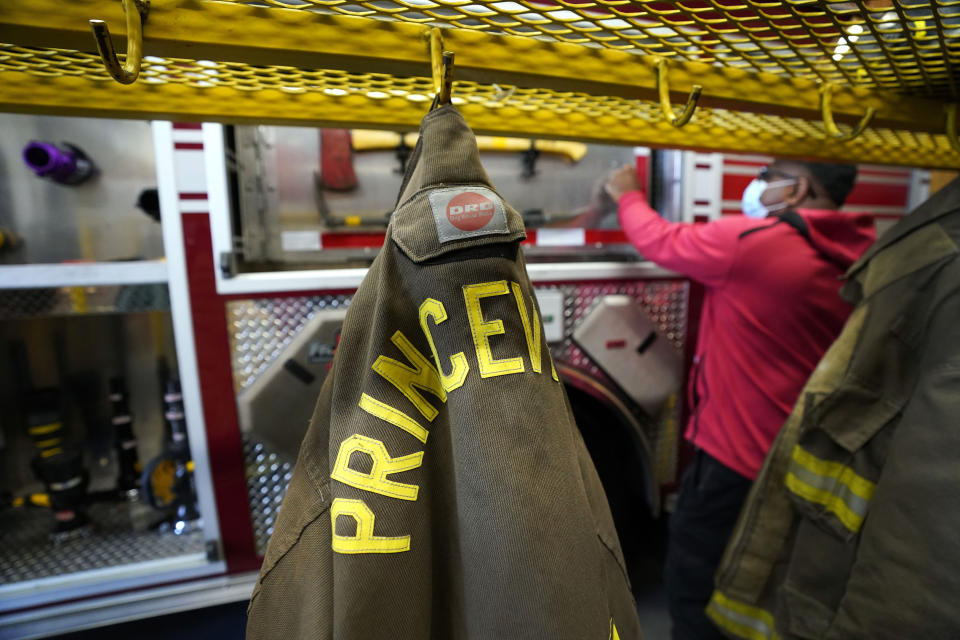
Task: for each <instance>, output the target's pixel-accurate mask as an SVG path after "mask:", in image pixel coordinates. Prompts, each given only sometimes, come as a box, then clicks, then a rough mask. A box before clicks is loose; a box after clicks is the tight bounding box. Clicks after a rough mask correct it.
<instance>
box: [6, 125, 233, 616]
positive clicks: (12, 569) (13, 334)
mask: <svg viewBox="0 0 960 640" xmlns="http://www.w3.org/2000/svg"><path fill="white" fill-rule="evenodd" d="M0 166H2V167H3V170H2V171H0V228H2V230H3V234H4V235H3V240H4V242H5V243H6V244H4V245H2V246H0V354H2V355H0V380H3V381H4V384H3V385H0V538H2V539H3V541H4V544H3V545H2V549H0V620H2V622H3V624H0V635H4V633H5V632H6V630H7V627H6V624H8V623H9V624H13V625H16V624H17V623H18V622H17V621H18V620H26V619H29V621H28V625H29V624H32V625H34V626H33V627H32V629H34V631H33V633H36V632H37V631H36V630H38V629H47V630H48V632H52V631H56V630H59V629H64V628H69V627H70V625H69V624H67V625H66V626H63V625H62V624H61V623H60V622H57V621H56V616H53V615H44V614H43V613H42V611H41V610H34V611H30V609H33V608H35V607H37V606H39V605H44V604H55V603H56V604H60V603H65V602H66V601H71V600H77V599H78V598H90V597H93V596H99V595H103V594H117V593H118V592H125V591H128V590H131V589H136V588H140V587H148V586H152V585H158V584H162V583H169V582H175V581H180V580H185V579H189V578H194V577H197V576H202V575H208V574H213V573H222V572H223V569H224V567H223V563H222V562H219V561H218V556H219V553H220V551H219V547H218V541H219V533H218V529H217V519H216V514H215V513H212V511H213V509H212V508H210V506H209V505H212V504H213V500H212V492H213V489H212V486H211V483H210V480H209V476H208V475H206V473H204V474H201V475H199V476H198V475H197V474H195V468H200V469H201V470H205V469H207V468H208V465H207V462H206V443H205V439H204V432H203V429H202V425H192V426H191V425H190V424H189V423H190V422H191V420H188V419H187V417H186V416H187V414H188V412H186V411H185V410H184V400H183V397H182V394H181V389H180V376H181V373H182V370H181V361H180V357H178V355H179V354H182V353H183V352H182V351H178V347H179V348H180V349H182V348H183V347H184V346H186V345H184V344H178V342H180V343H183V342H184V341H183V339H182V338H183V337H182V336H177V340H175V335H174V330H173V325H174V321H173V319H174V317H175V316H176V311H177V309H174V308H172V306H171V297H172V294H171V289H172V286H173V285H170V284H169V283H168V275H167V264H166V261H165V260H164V253H165V252H164V238H163V232H162V229H161V225H160V215H159V203H158V197H157V189H156V186H157V180H158V176H157V172H156V168H155V167H156V161H155V156H154V145H153V139H152V131H151V128H150V125H149V124H148V123H145V122H130V121H112V120H97V119H90V118H57V117H48V116H25V115H10V114H0ZM178 309H179V311H180V313H182V312H183V309H182V305H181V307H180V308H178ZM188 366H189V365H188ZM194 422H195V421H194ZM198 427H199V428H198ZM188 429H190V432H191V434H192V435H189V436H188ZM197 452H199V454H200V458H199V459H198V458H197V457H196V456H195V455H194V454H196V453H197ZM200 496H202V498H201V497H200ZM200 504H203V505H205V508H203V509H202V511H203V513H201V507H200ZM111 598H115V596H109V597H107V598H105V599H104V600H103V601H102V602H101V603H98V604H97V605H91V604H90V603H89V602H88V603H85V604H84V605H83V606H82V607H80V608H81V609H84V610H85V611H87V613H85V614H77V613H76V610H77V607H76V606H74V605H66V606H65V609H64V610H67V609H69V610H70V611H71V612H72V613H69V614H66V613H65V614H64V615H74V616H78V615H79V616H82V615H86V616H87V618H86V619H87V620H89V619H93V618H95V617H96V616H97V615H100V614H98V613H90V612H91V611H94V610H96V609H97V608H98V607H99V606H100V604H104V606H106V605H108V604H109V602H107V601H110V600H111ZM61 608H63V607H61ZM91 616H92V617H91ZM74 619H75V620H76V618H74ZM58 624H61V626H57V625H58ZM70 624H73V625H76V624H83V622H79V623H78V622H72V623H70ZM44 625H46V626H44ZM24 628H26V627H22V628H21V630H22V629H24Z"/></svg>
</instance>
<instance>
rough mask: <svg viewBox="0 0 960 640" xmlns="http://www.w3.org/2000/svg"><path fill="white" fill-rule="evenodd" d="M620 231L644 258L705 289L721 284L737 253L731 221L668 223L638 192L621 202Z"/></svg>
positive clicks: (625, 195)
mask: <svg viewBox="0 0 960 640" xmlns="http://www.w3.org/2000/svg"><path fill="white" fill-rule="evenodd" d="M619 208H620V228H621V229H623V231H624V233H626V235H627V238H628V239H629V240H630V243H631V244H632V245H633V246H634V247H636V249H637V251H639V252H640V253H641V254H642V255H643V257H644V258H646V259H647V260H652V261H653V262H656V263H657V264H658V265H660V266H661V267H664V268H666V269H670V270H672V271H676V272H677V273H681V274H683V275H685V276H688V277H690V278H693V279H694V280H698V281H700V282H702V283H704V284H706V285H708V286H717V285H720V284H723V282H724V281H725V280H726V279H727V275H728V274H729V273H730V268H731V267H732V266H733V262H734V259H735V257H736V252H737V244H738V241H739V237H738V236H739V227H738V226H736V225H734V224H732V223H733V222H734V221H733V220H717V221H714V222H709V223H706V224H683V223H677V222H668V221H667V220H664V219H663V218H662V217H660V214H658V213H657V212H656V211H654V210H653V209H652V208H651V207H650V205H649V204H647V201H646V198H644V196H643V194H642V193H640V192H639V191H631V192H629V193H625V194H624V195H623V196H622V197H621V198H620V203H619Z"/></svg>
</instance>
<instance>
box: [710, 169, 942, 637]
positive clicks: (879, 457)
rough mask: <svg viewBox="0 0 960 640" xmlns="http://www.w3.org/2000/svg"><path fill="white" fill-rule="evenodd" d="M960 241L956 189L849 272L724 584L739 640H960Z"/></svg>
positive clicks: (754, 495)
mask: <svg viewBox="0 0 960 640" xmlns="http://www.w3.org/2000/svg"><path fill="white" fill-rule="evenodd" d="M958 244H960V180H955V181H954V182H952V183H951V184H950V185H948V186H947V187H946V188H944V189H943V190H942V191H940V192H938V193H937V194H936V195H934V196H933V197H932V198H931V199H930V200H928V201H927V202H926V203H924V204H923V205H921V206H920V207H919V208H918V209H917V210H916V211H914V212H913V213H911V214H910V215H909V216H907V217H906V218H904V219H903V220H902V221H901V222H900V223H899V224H897V225H896V226H895V227H893V228H892V229H890V230H889V231H888V232H887V233H886V234H885V235H884V236H883V237H881V238H880V240H878V241H877V242H876V243H875V244H874V245H873V247H871V248H870V249H869V250H868V251H867V253H866V254H865V255H864V256H863V257H862V258H861V259H860V261H859V262H858V263H857V264H855V265H854V266H853V267H852V268H851V269H850V271H849V272H848V273H847V283H846V285H845V286H844V288H843V295H844V297H845V298H846V299H847V300H849V301H850V302H851V303H853V304H855V305H857V307H856V309H855V310H854V312H853V315H851V316H850V319H849V320H848V321H847V324H846V327H845V328H844V330H843V332H842V333H841V335H840V337H839V338H838V339H837V341H836V342H835V343H834V344H833V346H832V347H831V348H830V349H829V351H827V353H826V355H825V356H824V358H823V360H822V361H821V362H820V364H819V365H818V366H817V368H816V370H815V371H814V373H813V375H812V376H811V378H810V380H809V382H808V383H807V385H806V387H805V388H804V390H803V392H802V393H801V395H800V398H799V399H798V401H797V404H796V407H795V408H794V410H793V413H792V414H791V415H790V417H789V418H788V419H787V422H786V423H785V425H784V427H783V429H782V431H781V432H780V435H779V437H778V438H777V440H776V442H775V443H774V446H773V449H772V450H771V451H770V454H769V455H768V456H767V458H766V461H765V462H764V466H763V468H762V470H761V472H760V475H759V477H758V478H757V481H756V483H755V484H754V487H753V489H752V491H751V493H750V497H749V498H748V501H747V504H746V507H745V508H744V510H743V512H742V513H741V515H740V521H739V522H738V524H737V528H736V529H735V531H734V534H733V537H732V538H731V541H730V544H729V545H728V547H727V550H726V554H725V556H724V559H723V562H722V564H721V567H720V569H719V571H718V572H717V578H716V579H717V589H716V591H715V592H714V595H713V598H712V600H711V602H710V604H709V606H708V607H707V613H708V615H709V616H710V617H711V618H712V619H713V620H714V622H716V624H717V625H718V626H719V627H720V628H721V629H723V630H724V631H725V632H726V633H727V635H729V636H730V637H732V638H744V639H749V640H763V639H768V638H782V639H784V640H788V639H794V638H818V639H824V640H834V639H836V640H839V639H841V638H842V639H853V638H863V639H869V640H886V639H889V640H905V639H907V638H909V639H914V638H924V639H925V640H934V639H937V640H947V639H954V638H960V535H958V530H960V463H958V461H960V422H958V416H960V321H958V319H960V252H958Z"/></svg>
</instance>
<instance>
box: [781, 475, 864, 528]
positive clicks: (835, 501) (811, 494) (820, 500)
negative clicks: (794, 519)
mask: <svg viewBox="0 0 960 640" xmlns="http://www.w3.org/2000/svg"><path fill="white" fill-rule="evenodd" d="M785 484H786V485H787V488H788V489H790V491H792V492H794V493H795V494H797V495H798V496H800V497H801V498H803V499H804V500H808V501H810V502H814V503H816V504H819V505H823V507H824V508H825V509H826V510H827V511H829V512H830V513H832V514H833V515H835V516H836V517H837V519H838V520H840V522H842V523H843V526H845V527H846V528H848V529H850V531H853V532H854V533H855V532H857V531H859V530H860V525H862V524H863V517H862V516H860V515H859V514H857V513H854V512H853V511H851V510H850V508H849V507H847V504H846V503H845V502H844V501H843V498H841V497H840V496H837V495H834V494H832V493H830V492H829V491H827V490H826V489H818V488H816V487H814V486H811V485H809V484H807V483H806V482H804V481H803V480H801V479H800V478H798V477H797V476H796V475H795V474H794V473H793V472H788V473H787V478H786V480H785Z"/></svg>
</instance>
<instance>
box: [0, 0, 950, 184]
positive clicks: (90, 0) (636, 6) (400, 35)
mask: <svg viewBox="0 0 960 640" xmlns="http://www.w3.org/2000/svg"><path fill="white" fill-rule="evenodd" d="M4 4H5V5H8V6H5V7H4V11H0V43H2V42H5V43H6V44H3V45H0V80H2V81H3V82H0V109H6V110H13V111H33V112H43V113H73V114H78V115H101V116H115V117H139V118H142V117H163V118H176V119H189V120H215V121H224V122H265V123H299V124H304V123H309V124H316V125H332V126H360V125H362V126H368V127H382V128H401V129H410V128H413V127H415V126H416V125H417V124H418V122H419V119H420V117H421V116H422V115H423V113H424V111H425V109H426V106H427V105H428V104H429V101H430V99H431V97H432V91H433V85H432V80H431V79H430V78H429V77H428V76H429V65H428V61H429V52H428V47H427V44H426V41H425V40H424V35H425V33H426V31H427V30H428V29H429V28H431V27H434V26H436V27H441V28H442V30H443V34H444V35H443V39H444V42H445V45H444V46H445V48H448V49H450V50H453V51H454V52H455V53H456V54H457V73H456V78H457V80H458V81H457V84H456V86H455V91H454V94H455V102H458V103H459V105H460V107H461V109H462V111H463V112H464V114H465V116H466V117H467V120H468V122H469V123H470V125H471V126H472V127H473V128H474V129H475V130H477V131H479V132H484V133H494V134H496V133H520V134H523V135H527V136H537V137H554V138H577V139H583V140H595V141H607V142H609V141H617V142H621V143H624V144H648V145H659V146H671V147H683V148H702V149H718V150H739V151H745V152H758V153H767V154H774V155H793V156H805V157H817V158H827V159H835V160H841V161H851V162H877V163H896V164H905V165H917V166H940V167H956V166H960V152H958V151H956V150H955V149H954V147H953V146H951V144H950V142H949V140H948V138H947V136H946V135H945V129H946V116H945V111H944V105H945V104H946V103H947V102H949V101H953V100H956V91H957V89H956V86H957V81H958V77H957V73H956V67H957V65H960V2H958V0H940V1H936V2H920V1H919V0H896V1H893V0H890V1H887V0H865V1H861V2H820V1H815V0H792V1H789V2H761V1H753V0H747V1H744V0H687V1H682V2H674V3H666V2H648V1H642V0H640V1H629V2H628V1H627V0H596V1H589V0H584V1H570V0H542V1H536V2H534V1H531V0H523V1H521V2H516V1H506V2H502V1H491V0H477V1H468V0H373V1H355V0H262V1H259V0H258V1H257V2H253V1H250V0H228V1H219V2H214V1H212V0H154V2H153V3H152V5H151V10H150V18H149V21H148V23H147V27H146V29H145V43H144V48H145V51H146V53H147V57H146V58H145V60H144V66H143V73H142V74H141V78H140V80H139V81H138V82H137V83H136V84H134V85H132V86H126V87H123V86H120V85H117V84H116V83H114V82H112V81H111V80H110V79H109V78H108V76H107V75H106V74H105V73H104V71H103V68H102V65H101V63H100V61H99V59H98V57H97V56H96V55H95V54H94V53H92V49H93V46H92V39H91V37H90V34H89V31H88V29H87V27H86V20H87V19H88V18H91V17H102V18H104V19H107V20H108V21H109V22H110V23H111V24H112V25H113V26H112V29H113V33H114V35H115V37H116V38H118V39H119V38H120V37H122V36H121V35H120V34H122V33H123V28H122V27H123V21H122V13H121V12H120V9H119V5H120V3H119V2H107V1H106V0H76V1H75V2H70V3H59V2H54V1H53V0H38V1H37V2H31V3H16V2H12V1H10V0H6V1H5V3H4ZM45 9H46V10H45ZM659 59H664V60H667V61H668V66H669V74H668V77H669V78H670V86H671V89H672V91H671V97H672V99H673V101H674V102H675V103H679V102H682V101H683V100H685V99H686V94H687V92H688V91H689V90H690V88H691V87H692V86H693V85H694V84H702V85H703V87H704V93H703V97H702V98H701V106H700V108H698V109H697V111H696V112H695V115H694V117H693V120H692V121H691V122H690V123H689V124H688V125H687V126H686V127H684V128H682V129H675V128H673V127H671V126H670V125H669V124H667V123H666V122H665V120H664V117H663V115H662V113H661V110H660V106H659V103H658V102H656V95H657V93H656V88H657V76H656V72H655V69H654V62H655V61H656V60H659ZM828 83H830V84H835V85H836V87H837V88H836V89H835V90H834V93H833V94H834V98H833V101H834V109H835V112H836V114H837V119H838V121H839V122H840V123H841V125H840V129H841V131H842V132H845V131H849V127H850V125H851V124H852V123H856V122H857V120H858V118H859V117H860V115H862V114H863V113H864V110H865V109H866V108H868V107H870V108H875V109H876V110H877V115H876V117H875V118H874V121H873V124H872V126H870V127H868V128H867V129H866V130H865V132H864V133H863V134H862V135H861V136H859V137H858V138H856V139H855V140H853V141H850V142H845V141H839V140H835V139H833V138H832V137H830V136H828V135H826V134H825V131H824V126H823V124H822V122H821V121H820V112H819V104H820V93H819V88H820V87H822V86H825V85H826V84H828ZM958 148H960V144H958Z"/></svg>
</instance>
